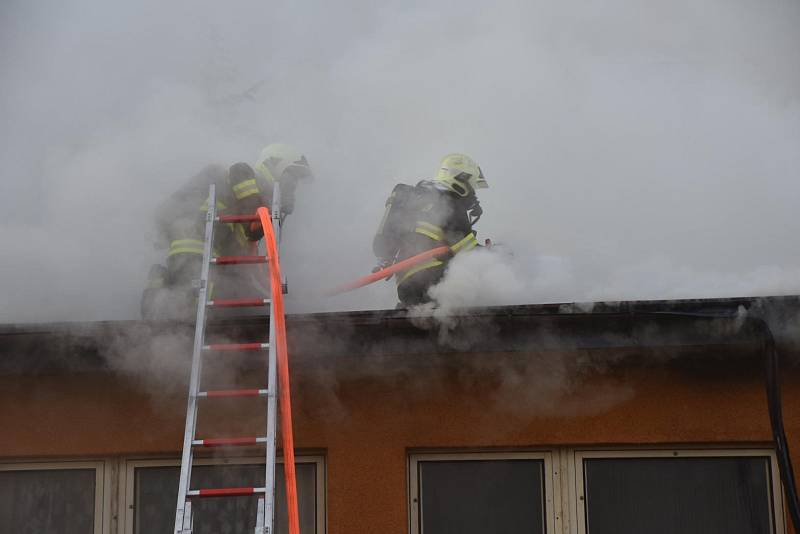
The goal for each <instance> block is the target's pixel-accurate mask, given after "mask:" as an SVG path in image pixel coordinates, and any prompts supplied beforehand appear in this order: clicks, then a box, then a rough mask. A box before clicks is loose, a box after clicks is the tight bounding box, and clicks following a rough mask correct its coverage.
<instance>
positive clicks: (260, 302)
mask: <svg viewBox="0 0 800 534" xmlns="http://www.w3.org/2000/svg"><path fill="white" fill-rule="evenodd" d="M269 303H270V300H269V299H264V298H261V299H214V300H209V301H208V303H207V304H206V305H207V306H208V307H209V308H245V307H247V306H266V305H267V304H269Z"/></svg>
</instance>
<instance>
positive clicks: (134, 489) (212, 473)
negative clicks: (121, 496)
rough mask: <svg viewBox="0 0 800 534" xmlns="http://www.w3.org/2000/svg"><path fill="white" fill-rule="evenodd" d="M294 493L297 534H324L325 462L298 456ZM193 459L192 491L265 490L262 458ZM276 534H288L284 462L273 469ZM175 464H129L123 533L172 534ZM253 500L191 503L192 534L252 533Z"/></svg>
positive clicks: (242, 498) (175, 480) (176, 485)
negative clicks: (212, 489)
mask: <svg viewBox="0 0 800 534" xmlns="http://www.w3.org/2000/svg"><path fill="white" fill-rule="evenodd" d="M295 461H296V464H297V470H296V471H297V493H298V508H299V512H300V532H301V534H321V533H324V532H325V516H324V510H325V507H324V504H325V497H324V480H325V479H324V477H325V473H324V461H323V459H322V458H321V457H297V458H295ZM258 462H259V459H236V460H231V461H229V462H227V463H225V464H223V463H222V462H221V461H213V460H195V465H194V467H193V469H192V471H193V473H192V474H193V478H194V480H193V481H192V487H193V488H199V487H203V488H211V487H230V486H248V485H252V486H263V485H264V464H263V459H261V462H262V463H261V464H259V463H258ZM275 475H276V484H275V497H276V499H275V507H276V508H275V509H276V512H277V513H276V517H275V532H276V533H283V532H286V531H287V526H286V490H285V486H284V478H283V476H284V475H283V463H278V464H277V466H276V470H275ZM179 477H180V462H179V461H178V460H139V461H135V460H134V461H129V462H128V468H127V474H126V492H125V493H126V509H127V512H128V513H126V516H125V533H126V534H160V533H164V534H172V532H173V529H174V527H175V506H176V499H177V496H178V478H179ZM256 506H257V498H256V497H232V498H220V499H198V500H196V501H194V502H193V509H194V510H193V511H194V530H193V532H194V533H195V534H204V533H212V532H213V533H218V532H230V533H231V534H234V533H240V532H241V533H247V534H251V533H252V532H253V528H254V527H255V520H256Z"/></svg>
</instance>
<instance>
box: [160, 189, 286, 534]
mask: <svg viewBox="0 0 800 534" xmlns="http://www.w3.org/2000/svg"><path fill="white" fill-rule="evenodd" d="M216 204H217V202H216V190H215V187H214V185H213V184H212V185H211V186H210V188H209V197H208V212H207V214H206V227H205V241H204V246H203V265H202V270H201V274H200V281H199V292H198V300H197V316H196V323H195V335H194V346H193V350H192V370H191V377H190V380H189V396H188V406H187V409H186V428H185V431H184V436H183V455H182V457H181V475H180V481H179V485H178V503H177V509H176V513H175V531H174V532H175V534H191V533H192V527H193V514H192V500H193V499H198V498H206V497H239V496H245V495H257V496H258V507H257V516H256V518H255V530H254V532H255V534H273V533H274V521H275V448H276V443H275V441H276V430H277V415H278V414H277V410H278V406H277V404H278V403H277V393H278V377H277V375H278V370H277V367H278V354H277V349H278V346H280V345H281V344H282V346H283V348H284V353H285V331H284V333H283V339H278V344H277V345H278V346H276V315H277V314H280V315H281V319H280V321H281V323H280V325H279V326H280V327H281V328H283V304H282V292H283V287H284V284H283V283H282V280H281V278H280V276H271V277H270V280H271V281H272V282H271V284H270V285H271V286H272V287H271V291H272V295H271V296H272V298H264V297H258V298H244V299H242V298H240V299H216V298H215V299H213V300H208V286H209V283H208V281H209V270H210V267H211V266H213V265H216V266H226V265H236V264H256V263H262V264H264V263H271V262H270V258H269V256H268V255H264V256H261V255H251V256H227V257H226V256H223V257H213V255H212V244H213V239H214V225H215V223H251V222H258V221H263V220H264V219H266V215H268V213H267V212H266V210H264V211H265V216H264V217H259V216H258V215H217V212H216ZM259 211H261V210H259ZM280 214H281V211H280V188H279V186H278V184H275V186H274V192H273V204H272V212H271V219H272V220H271V226H272V227H271V228H264V235H265V237H267V235H268V233H271V236H270V237H271V238H272V239H274V241H273V245H274V247H273V250H274V251H275V252H276V256H277V245H275V243H277V242H278V240H279V238H280V229H281V228H280V227H281V215H280ZM262 226H263V224H262ZM277 265H278V264H277V257H276V258H274V263H272V266H274V267H275V268H277ZM271 269H272V267H271ZM275 270H278V271H279V269H275ZM276 281H277V285H278V286H279V287H277V288H275V285H276ZM276 295H277V299H276ZM276 300H279V301H280V302H279V304H280V306H279V308H278V309H277V310H276V302H275V301H276ZM249 306H269V312H270V313H269V338H268V340H269V341H268V343H260V342H258V343H223V344H206V342H205V335H206V311H207V309H208V308H231V307H249ZM222 351H262V352H266V353H267V354H268V360H267V377H266V378H267V386H266V388H260V389H225V390H209V391H201V390H200V379H201V374H202V360H203V355H204V354H207V353H212V352H222ZM281 372H282V371H281ZM286 377H287V378H286V382H285V384H286V385H287V386H288V370H286ZM280 378H281V383H282V384H283V383H284V382H283V376H281V377H280ZM286 389H287V390H288V387H287V388H286ZM232 397H259V398H266V433H265V435H263V436H254V437H228V438H220V437H215V438H205V439H202V438H200V439H199V438H198V436H197V435H196V423H197V413H198V409H199V403H201V402H211V401H213V400H214V399H220V398H232ZM285 400H286V401H287V402H286V404H287V407H286V409H287V410H290V408H289V407H288V404H289V403H288V391H287V393H286V397H285ZM281 401H282V402H281V404H284V398H283V397H282V399H281ZM281 409H282V410H283V409H284V406H281ZM288 413H289V414H290V412H288ZM284 419H287V418H286V417H284ZM282 424H283V425H284V426H283V432H284V433H286V421H282ZM288 425H289V432H288V433H289V442H288V443H289V448H290V451H287V450H286V448H287V447H286V446H287V441H286V436H284V438H283V440H284V451H285V453H287V452H291V454H285V457H286V463H287V466H286V475H287V482H288V478H289V476H290V473H289V471H290V470H291V478H292V484H294V454H293V453H294V451H293V448H292V447H293V444H292V441H291V418H290V417H289V418H288ZM237 446H239V447H242V446H244V447H248V446H264V447H265V449H266V450H265V484H264V486H263V487H231V488H204V489H191V481H192V463H193V459H194V456H195V450H196V449H198V448H202V447H237ZM290 460H291V466H292V468H291V469H289V467H288V463H289V461H290ZM287 489H288V485H287ZM288 494H289V492H288V491H287V496H288ZM295 495H296V494H295ZM287 503H288V505H289V507H290V510H289V516H290V521H289V522H290V532H292V531H295V532H296V531H297V528H298V527H297V524H296V523H297V519H296V516H297V511H296V506H297V500H296V497H295V498H294V502H293V503H292V502H291V499H287ZM292 505H294V507H295V508H294V516H295V520H294V525H292V523H293V521H292V509H291V507H292ZM293 526H294V528H292V527H293Z"/></svg>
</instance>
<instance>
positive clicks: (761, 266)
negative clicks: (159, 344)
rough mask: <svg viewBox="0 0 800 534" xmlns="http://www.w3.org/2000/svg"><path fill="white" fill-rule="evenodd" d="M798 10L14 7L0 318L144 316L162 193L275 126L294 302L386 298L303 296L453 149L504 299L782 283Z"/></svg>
mask: <svg viewBox="0 0 800 534" xmlns="http://www.w3.org/2000/svg"><path fill="white" fill-rule="evenodd" d="M798 28H800V3H798V2H797V1H796V0H759V1H756V0H708V1H696V0H695V1H691V2H689V1H675V0H653V1H651V2H638V1H633V0H607V1H595V2H589V1H583V2H580V1H559V2H555V1H552V0H551V1H548V2H542V1H531V0H525V1H522V0H520V1H507V0H502V1H492V2H473V1H467V0H460V1H458V2H455V1H454V2H412V1H405V2H394V3H390V2H368V1H349V2H345V3H336V2H323V1H317V2H297V1H281V2H275V1H264V0H258V1H241V2H237V1H231V2H218V1H213V2H212V1H205V0H192V1H191V2H189V1H175V2H163V1H156V0H139V1H136V2H130V1H129V2H117V1H109V0H102V1H101V0H73V1H70V2H64V1H49V0H38V1H25V0H4V1H3V2H2V3H0V72H1V73H2V84H0V139H2V143H0V187H1V188H2V189H0V192H1V193H2V194H0V244H2V250H1V251H0V274H2V278H0V290H1V291H0V322H21V321H50V320H94V319H124V318H135V317H137V316H138V304H139V297H140V293H141V289H142V287H143V285H144V282H145V277H146V274H147V269H148V267H149V265H150V264H152V263H157V262H159V261H163V251H162V252H159V251H157V250H155V249H154V248H153V237H154V236H153V227H152V213H153V210H154V209H155V207H156V206H157V205H158V203H159V202H160V201H162V200H163V198H164V197H165V196H166V195H167V194H169V192H170V191H171V190H172V189H174V188H176V187H177V186H179V185H180V184H182V183H183V182H185V181H186V179H187V178H188V177H189V176H191V175H192V174H194V173H195V172H197V171H198V170H199V169H200V168H201V167H203V166H204V165H206V164H208V163H212V162H217V163H223V164H226V165H228V164H230V163H233V162H235V161H240V160H243V161H248V162H251V163H253V162H254V159H255V157H256V156H257V155H258V152H259V151H260V149H261V148H262V147H263V146H264V145H266V144H269V143H272V142H288V143H292V144H295V145H297V146H298V147H300V148H301V149H302V150H303V151H305V152H306V154H307V156H308V159H309V161H310V162H311V164H312V166H313V167H314V169H315V172H316V175H317V180H316V182H314V183H313V184H311V185H310V186H308V187H302V186H301V187H302V189H301V190H300V191H298V197H299V198H298V205H297V209H296V212H295V213H294V214H293V215H292V216H291V218H290V219H289V221H288V226H287V229H286V233H285V248H284V254H283V258H282V260H283V261H282V263H283V267H284V271H285V272H286V274H287V275H288V278H289V283H290V295H289V297H288V301H287V306H288V307H289V309H290V310H292V311H296V312H299V311H314V310H336V309H366V308H391V307H393V306H394V303H395V301H396V298H395V295H394V284H393V283H384V282H381V283H380V284H377V285H374V286H371V287H369V288H365V289H363V290H360V291H358V292H355V293H351V294H348V295H345V296H341V297H337V298H325V297H323V296H321V292H322V291H323V290H324V289H325V288H327V287H331V286H334V285H337V284H339V283H342V282H346V281H348V280H349V279H352V278H355V277H357V276H360V275H362V274H365V273H367V272H369V270H370V268H371V267H372V265H373V264H374V258H373V257H372V251H371V239H372V235H373V233H374V230H375V227H376V225H377V223H378V221H379V219H380V216H381V214H382V211H383V203H384V200H385V198H386V196H387V195H388V193H389V192H390V191H391V189H392V186H393V185H394V184H395V183H397V182H398V181H403V182H407V183H415V182H416V181H417V180H419V179H422V178H426V177H429V176H430V175H431V174H432V173H433V172H434V171H435V168H436V166H437V162H438V160H439V158H440V157H441V156H442V155H444V154H446V153H448V152H452V151H464V152H467V153H468V154H470V155H472V156H473V157H474V158H475V159H476V160H477V161H478V163H479V164H480V165H481V166H482V167H483V169H484V171H485V174H486V177H487V179H488V181H489V183H490V189H488V190H485V191H481V201H482V204H483V206H484V211H485V213H484V216H483V219H482V220H481V222H480V224H479V225H478V230H479V234H478V237H479V238H480V239H483V238H485V237H491V238H492V239H493V240H494V241H496V242H501V243H503V244H505V245H506V246H507V247H508V248H510V249H511V250H513V253H514V256H513V260H511V261H512V262H513V269H514V272H515V273H517V276H519V277H521V278H522V279H523V281H524V290H522V291H519V292H515V293H516V294H515V298H514V300H515V301H516V302H530V303H534V302H546V301H573V300H582V301H583V300H596V299H632V298H681V297H715V296H719V297H723V296H740V295H764V294H776V293H787V294H796V293H800V246H799V245H798V239H797V237H796V236H797V233H798V221H797V218H798V217H797V214H798V205H799V203H798V201H799V200H800V180H798V178H800V176H798V174H799V171H800V98H799V96H798V95H800V64H799V63H800V59H798V58H799V57H800V56H798V51H799V50H800V32H799V31H798V30H797V29H798ZM480 280H482V281H481V282H480V283H487V284H491V283H492V282H491V281H487V280H486V277H484V278H482V279H480ZM501 294H505V293H501Z"/></svg>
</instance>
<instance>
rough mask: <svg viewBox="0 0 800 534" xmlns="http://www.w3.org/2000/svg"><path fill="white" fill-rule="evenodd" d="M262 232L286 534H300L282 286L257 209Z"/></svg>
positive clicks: (268, 229)
mask: <svg viewBox="0 0 800 534" xmlns="http://www.w3.org/2000/svg"><path fill="white" fill-rule="evenodd" d="M256 213H257V214H258V217H259V219H260V220H261V226H262V227H263V228H264V240H265V242H266V245H267V258H268V261H269V267H270V269H269V274H270V277H271V278H272V284H270V285H271V286H272V305H273V310H274V312H275V317H274V323H275V343H276V349H277V355H278V394H279V406H280V414H281V435H282V436H283V470H284V475H285V476H284V478H285V480H286V507H287V509H288V515H289V534H300V516H299V514H298V511H297V476H296V474H295V466H294V436H293V435H292V401H291V396H290V395H289V392H290V390H289V357H288V351H287V348H286V320H285V318H284V316H283V285H282V282H281V267H280V264H279V262H278V244H277V242H276V241H275V231H274V229H273V228H272V218H271V217H270V214H269V210H268V209H267V208H264V207H261V208H258V210H257V211H256Z"/></svg>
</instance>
